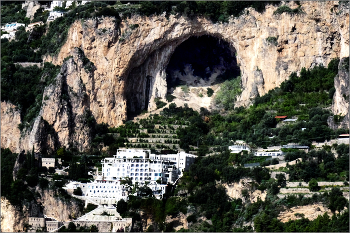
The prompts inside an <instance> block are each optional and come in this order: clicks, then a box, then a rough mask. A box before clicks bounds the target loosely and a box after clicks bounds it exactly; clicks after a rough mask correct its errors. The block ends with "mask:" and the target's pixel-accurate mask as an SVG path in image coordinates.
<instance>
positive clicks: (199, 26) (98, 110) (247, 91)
mask: <svg viewBox="0 0 350 233" xmlns="http://www.w3.org/2000/svg"><path fill="white" fill-rule="evenodd" d="M287 4H288V5H289V6H290V7H291V8H296V7H297V5H295V4H294V3H293V2H290V3H287ZM293 4H294V5H293ZM346 7H347V6H346V5H345V4H342V5H339V3H338V2H331V1H329V2H310V1H309V2H301V8H302V10H303V11H304V14H298V15H290V14H287V13H283V14H281V15H274V14H273V12H274V11H275V10H276V9H277V7H275V6H267V7H266V11H265V12H264V13H258V12H256V11H254V10H253V9H247V12H246V14H243V15H241V16H240V17H238V18H235V19H230V21H229V22H228V23H216V24H213V23H212V22H211V21H209V20H206V19H204V18H195V19H192V20H191V19H189V18H186V17H182V16H178V15H177V16H174V15H171V16H170V17H169V18H166V17H165V16H153V17H140V16H133V17H132V18H130V19H126V20H123V22H122V23H121V25H120V32H118V30H117V29H116V27H117V26H116V23H114V22H113V19H111V18H103V19H97V20H87V21H85V22H84V23H83V24H82V23H81V22H80V21H79V22H75V23H74V24H73V25H72V27H71V28H70V30H69V32H68V39H67V42H66V44H65V45H64V46H63V47H62V49H61V51H60V53H59V55H58V56H56V57H50V56H47V57H46V58H45V61H51V62H53V63H54V64H62V61H63V59H64V58H65V57H67V56H68V55H69V54H70V52H71V50H72V49H74V48H75V47H81V48H82V49H83V50H84V53H85V54H86V56H87V57H88V58H89V59H90V60H91V61H92V62H94V63H95V64H96V70H95V71H94V75H95V88H96V89H98V91H97V92H98V94H97V95H96V99H95V100H94V101H93V102H92V103H91V111H92V114H93V115H94V116H95V118H96V120H97V122H98V123H101V122H107V123H108V124H110V125H111V126H118V125H120V124H122V120H124V119H125V118H126V116H127V112H128V111H134V110H135V108H141V109H142V108H143V107H144V106H146V104H145V99H146V98H147V97H146V96H145V95H146V91H145V89H146V88H145V87H146V84H147V79H150V91H149V93H151V97H150V98H149V104H148V106H149V107H148V110H152V109H154V108H155V104H154V101H153V100H154V98H155V97H162V98H164V97H165V95H166V91H167V83H166V79H165V69H166V67H167V64H168V62H169V60H170V57H171V55H172V53H173V52H174V50H175V48H176V47H177V46H178V45H179V44H181V43H182V42H183V41H185V40H187V39H188V38H189V37H192V36H200V35H211V36H214V37H217V38H219V39H220V40H225V41H227V42H228V43H229V44H230V45H231V47H232V48H233V49H234V50H235V52H236V53H237V59H238V63H239V64H240V69H241V71H242V86H243V92H242V94H241V96H240V97H239V98H238V101H237V105H248V104H249V103H250V100H251V98H253V97H255V96H256V95H258V94H259V95H260V96H261V95H263V94H265V93H266V92H267V91H269V90H271V89H272V88H274V87H276V86H278V85H280V84H281V82H283V81H284V80H286V79H287V78H288V76H289V74H290V73H291V72H294V71H299V70H300V69H301V68H302V67H306V68H309V67H312V66H314V65H317V64H323V65H325V66H326V65H327V64H328V63H329V61H330V60H331V59H332V58H335V57H345V56H348V54H349V49H348V48H349V32H348V31H349V14H348V11H347V8H346ZM321 16H322V17H321ZM135 24H138V25H139V27H137V28H136V29H135V28H134V27H131V25H135ZM268 37H276V38H277V45H274V44H271V43H268V42H267V40H266V39H267V38H268ZM257 68H258V69H257Z"/></svg>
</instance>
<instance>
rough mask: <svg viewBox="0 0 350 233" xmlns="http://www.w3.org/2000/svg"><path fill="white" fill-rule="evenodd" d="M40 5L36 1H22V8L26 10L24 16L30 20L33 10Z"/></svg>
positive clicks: (32, 16)
mask: <svg viewBox="0 0 350 233" xmlns="http://www.w3.org/2000/svg"><path fill="white" fill-rule="evenodd" d="M40 7H41V5H40V4H39V2H38V1H25V2H24V3H22V9H24V10H26V12H27V13H26V17H27V18H30V20H32V19H33V18H34V14H35V12H36V11H37V10H38V9H39V8H40Z"/></svg>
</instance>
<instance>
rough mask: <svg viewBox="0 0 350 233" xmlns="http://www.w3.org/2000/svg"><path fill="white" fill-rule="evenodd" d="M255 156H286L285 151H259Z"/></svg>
mask: <svg viewBox="0 0 350 233" xmlns="http://www.w3.org/2000/svg"><path fill="white" fill-rule="evenodd" d="M254 155H255V156H272V157H273V156H282V155H284V152H283V151H280V150H279V151H257V152H255V153H254Z"/></svg>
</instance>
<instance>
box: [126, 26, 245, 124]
mask: <svg viewBox="0 0 350 233" xmlns="http://www.w3.org/2000/svg"><path fill="white" fill-rule="evenodd" d="M220 37H221V36H220V35H208V34H203V33H202V34H201V35H191V36H188V37H186V38H179V39H177V40H173V41H168V42H167V43H164V44H163V45H162V46H159V47H158V48H157V49H155V50H153V52H151V53H149V55H147V57H145V58H144V60H143V62H142V63H141V64H140V65H138V66H136V67H134V68H132V69H131V70H130V72H129V74H128V78H127V79H126V83H125V98H126V102H127V118H128V119H129V120H130V119H133V118H134V117H137V116H138V115H139V114H141V113H142V112H143V111H145V110H146V111H153V110H155V109H156V104H155V100H156V99H158V98H160V99H161V100H162V101H163V102H167V101H166V96H167V95H168V94H172V93H174V90H175V89H176V88H181V86H184V85H185V86H189V87H191V88H193V87H194V88H202V91H204V89H205V90H206V88H208V87H211V86H212V85H215V84H219V83H222V82H224V81H226V80H229V79H232V78H236V77H237V76H240V74H241V70H240V68H239V66H238V65H237V57H236V49H235V48H234V47H233V46H232V45H231V44H230V43H229V42H227V41H226V40H223V39H221V38H220ZM203 93H204V92H203ZM205 95H206V92H205Z"/></svg>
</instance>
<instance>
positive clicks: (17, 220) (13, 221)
mask: <svg viewBox="0 0 350 233" xmlns="http://www.w3.org/2000/svg"><path fill="white" fill-rule="evenodd" d="M30 216H38V217H43V216H42V213H41V206H40V205H38V204H37V203H35V202H34V201H32V202H31V203H26V204H25V205H23V206H22V207H21V209H20V208H19V207H15V206H13V205H11V203H10V202H9V201H8V200H7V199H6V198H5V197H1V231H2V232H18V231H25V230H26V224H28V221H29V217H30Z"/></svg>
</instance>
